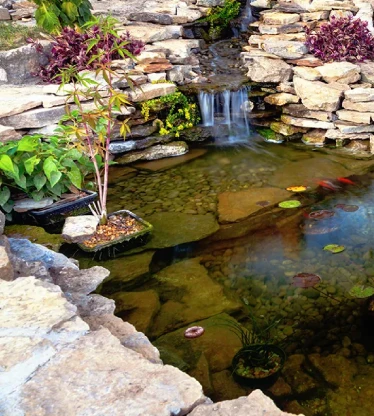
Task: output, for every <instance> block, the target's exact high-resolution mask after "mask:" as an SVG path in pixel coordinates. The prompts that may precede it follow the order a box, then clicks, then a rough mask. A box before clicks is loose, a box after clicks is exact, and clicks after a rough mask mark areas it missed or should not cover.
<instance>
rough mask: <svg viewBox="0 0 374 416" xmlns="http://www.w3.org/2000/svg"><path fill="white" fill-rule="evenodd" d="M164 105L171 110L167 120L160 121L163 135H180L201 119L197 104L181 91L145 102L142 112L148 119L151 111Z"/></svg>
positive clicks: (156, 110) (142, 105) (158, 109)
mask: <svg viewBox="0 0 374 416" xmlns="http://www.w3.org/2000/svg"><path fill="white" fill-rule="evenodd" d="M164 107H168V108H169V111H168V114H167V116H166V119H165V122H164V123H162V122H161V121H160V122H159V123H158V124H159V126H160V130H159V133H160V135H161V136H166V135H167V134H173V135H174V136H175V137H179V133H180V132H181V131H182V130H185V129H188V128H191V127H193V126H195V125H196V124H197V123H198V122H199V121H200V117H199V113H198V109H197V106H196V104H195V103H191V102H190V101H189V100H188V98H187V97H186V96H185V95H184V94H182V93H181V92H180V91H177V92H174V93H172V94H168V95H164V96H163V97H160V98H155V99H153V100H148V101H145V102H143V103H142V104H141V113H142V115H143V117H144V119H145V120H146V121H147V120H148V119H149V113H150V112H151V111H153V112H158V111H160V110H162V109H163V108H164Z"/></svg>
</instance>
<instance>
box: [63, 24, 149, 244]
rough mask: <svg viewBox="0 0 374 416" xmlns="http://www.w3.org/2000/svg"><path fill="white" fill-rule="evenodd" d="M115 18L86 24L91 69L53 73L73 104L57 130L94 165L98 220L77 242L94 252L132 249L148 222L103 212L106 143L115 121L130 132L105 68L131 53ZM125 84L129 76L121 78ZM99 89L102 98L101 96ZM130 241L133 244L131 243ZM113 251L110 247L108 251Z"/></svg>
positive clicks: (124, 103) (110, 74)
mask: <svg viewBox="0 0 374 416" xmlns="http://www.w3.org/2000/svg"><path fill="white" fill-rule="evenodd" d="M116 22H117V21H116V20H115V19H113V18H111V17H107V18H105V19H101V20H97V19H95V20H94V21H92V22H90V23H87V24H86V25H85V26H84V27H85V29H86V30H87V33H88V35H89V36H88V38H87V39H86V41H85V42H86V43H87V45H88V48H87V49H89V50H90V51H91V50H93V49H94V50H95V51H96V53H95V54H94V55H93V56H92V58H91V60H90V64H94V65H93V67H94V69H95V71H94V73H92V72H91V73H89V72H82V71H80V72H78V71H77V67H76V66H70V67H67V68H65V69H63V70H62V71H61V72H60V73H59V74H58V77H59V79H60V80H61V81H62V83H61V87H60V88H66V89H67V88H70V94H69V95H68V96H67V100H68V101H74V103H75V105H76V109H74V110H70V109H69V107H68V106H67V114H66V116H64V117H63V118H62V120H61V122H60V126H59V129H58V131H59V133H60V134H62V135H63V137H65V138H70V140H71V143H72V146H74V147H75V148H78V149H82V150H83V151H84V152H85V153H86V154H87V155H88V156H89V158H90V160H91V161H92V163H93V166H94V180H95V183H96V187H97V191H98V201H97V202H96V203H94V204H91V205H90V208H91V212H92V214H93V215H94V216H95V217H96V218H97V220H98V227H97V230H96V233H95V234H94V235H93V236H92V237H91V238H89V239H87V240H85V241H83V242H82V243H80V244H79V247H80V248H81V249H83V250H84V251H88V252H99V251H101V250H103V249H107V248H108V247H111V246H113V245H115V246H116V249H118V250H123V249H128V248H132V247H133V246H134V245H135V244H143V243H145V242H146V236H148V235H149V233H150V231H151V229H152V226H151V225H150V224H149V223H147V222H146V221H144V220H142V219H140V218H139V217H137V216H136V215H135V214H133V213H131V212H130V211H127V210H121V211H118V212H115V213H112V214H110V215H108V213H107V197H108V178H109V167H110V165H111V163H113V162H111V159H110V156H111V155H110V151H109V144H110V141H111V137H112V134H113V130H114V127H115V125H116V124H118V123H120V134H121V135H122V136H123V137H124V138H125V137H126V134H127V133H129V132H130V128H129V124H128V122H129V119H124V120H123V121H121V122H119V121H118V120H117V117H116V114H121V113H123V109H126V106H127V105H129V104H130V103H129V101H128V100H127V96H126V94H125V93H123V92H121V91H118V90H116V89H115V88H114V83H115V81H122V80H123V79H124V78H126V76H125V77H122V78H119V77H118V76H117V75H116V74H115V72H114V71H113V70H112V69H111V62H112V59H113V56H120V57H122V58H125V57H128V58H134V57H133V55H132V54H131V53H130V52H129V50H127V49H126V45H128V44H129V42H130V41H129V40H128V39H127V38H121V37H120V36H119V35H118V34H117V33H116V31H115V29H114V25H115V23H116ZM126 79H127V81H128V83H129V85H131V80H130V79H128V78H126ZM103 90H105V92H106V97H105V98H102V95H103V94H102V92H103ZM87 100H93V104H94V105H93V108H91V109H89V110H87V111H86V110H85V109H84V104H83V102H84V101H87ZM135 240H136V243H135V242H134V241H135ZM113 252H114V251H113Z"/></svg>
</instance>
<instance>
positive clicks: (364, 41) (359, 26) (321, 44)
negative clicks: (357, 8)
mask: <svg viewBox="0 0 374 416" xmlns="http://www.w3.org/2000/svg"><path fill="white" fill-rule="evenodd" d="M305 44H306V46H307V47H308V49H309V51H310V53H312V54H313V55H314V56H316V57H317V58H320V59H321V60H322V61H323V62H331V61H348V62H363V61H365V60H366V59H370V60H373V59H374V37H373V35H372V34H371V32H370V31H369V29H368V28H367V22H365V21H362V20H360V19H357V18H353V17H348V18H335V17H333V18H332V20H331V22H329V23H326V24H323V25H321V27H320V28H319V30H318V31H315V30H311V29H308V28H306V41H305Z"/></svg>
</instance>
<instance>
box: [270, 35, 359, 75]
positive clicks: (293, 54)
mask: <svg viewBox="0 0 374 416" xmlns="http://www.w3.org/2000/svg"><path fill="white" fill-rule="evenodd" d="M262 47H263V49H264V50H265V51H266V52H268V53H272V54H274V55H277V56H279V57H280V58H283V59H297V58H301V57H302V56H303V55H305V54H306V53H308V49H307V47H306V46H305V44H304V43H303V42H294V41H272V40H269V41H266V42H264V44H263V45H262ZM356 81H357V80H356Z"/></svg>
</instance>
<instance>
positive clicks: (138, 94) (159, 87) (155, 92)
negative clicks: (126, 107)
mask: <svg viewBox="0 0 374 416" xmlns="http://www.w3.org/2000/svg"><path fill="white" fill-rule="evenodd" d="M175 90H176V87H175V85H173V84H144V85H142V86H141V87H139V88H138V87H135V88H134V90H131V91H129V92H127V96H128V99H129V100H130V101H133V102H136V103H137V102H140V101H148V100H151V99H152V98H157V97H162V96H163V95H167V94H172V93H173V92H175Z"/></svg>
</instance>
